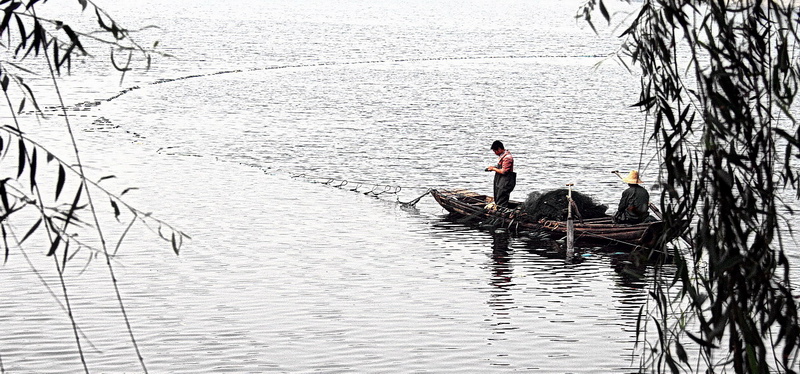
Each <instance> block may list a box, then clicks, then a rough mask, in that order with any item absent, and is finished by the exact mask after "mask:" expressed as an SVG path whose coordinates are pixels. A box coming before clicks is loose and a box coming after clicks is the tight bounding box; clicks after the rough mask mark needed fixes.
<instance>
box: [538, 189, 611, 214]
mask: <svg viewBox="0 0 800 374" xmlns="http://www.w3.org/2000/svg"><path fill="white" fill-rule="evenodd" d="M567 194H569V190H567V189H566V188H560V189H556V190H551V191H548V192H544V193H542V192H539V191H533V192H531V193H529V194H528V198H527V199H525V202H523V203H522V210H523V211H524V212H525V213H527V215H528V217H530V218H532V219H533V220H534V221H538V220H540V219H549V220H558V221H563V220H566V219H567V204H568V200H567ZM572 200H573V201H575V205H576V206H577V207H578V212H577V213H576V212H573V218H578V217H582V218H599V217H605V216H607V214H606V210H608V206H607V205H603V204H598V203H595V202H594V199H592V198H591V197H589V196H586V195H584V194H582V193H580V192H576V191H572Z"/></svg>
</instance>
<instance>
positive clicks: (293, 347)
mask: <svg viewBox="0 0 800 374" xmlns="http://www.w3.org/2000/svg"><path fill="white" fill-rule="evenodd" d="M581 3H582V2H581V1H560V0H545V1H528V2H519V1H494V0H493V1H488V0H486V1H482V0H474V1H466V2H464V1H448V0H434V1H416V0H412V1H404V2H398V1H360V0H345V1H340V2H335V3H333V4H332V3H331V2H329V1H314V0H302V1H286V0H276V1H254V0H233V1H209V0H203V1H188V0H176V1H170V2H156V1H152V0H151V1H136V2H126V4H106V7H107V8H106V9H107V10H108V11H109V12H110V13H111V14H113V15H115V16H116V17H117V19H118V20H119V21H120V22H121V23H122V24H123V25H124V26H126V27H128V28H130V29H137V28H141V27H144V26H146V25H150V24H155V25H159V26H161V27H162V28H161V29H146V30H145V31H143V32H142V33H141V35H139V34H137V36H136V37H137V38H139V39H143V40H148V41H152V40H154V39H158V40H159V41H160V44H159V49H162V50H165V51H168V52H169V53H170V54H172V55H174V56H175V58H156V59H155V61H154V66H153V68H152V69H151V70H150V71H148V72H138V73H129V74H128V75H126V77H125V80H124V81H123V82H122V84H121V85H120V84H119V79H120V77H119V75H118V74H117V73H114V72H112V71H105V70H102V69H109V68H108V66H107V64H105V65H104V64H101V63H104V62H105V61H104V60H101V61H91V62H88V63H85V64H75V65H74V71H73V75H71V76H68V77H64V81H63V83H62V89H63V91H64V95H65V97H66V99H65V101H66V102H67V104H68V105H74V104H79V103H82V104H81V105H80V106H79V109H80V110H79V111H78V110H76V111H73V112H71V114H74V115H73V116H72V117H71V123H72V126H73V127H74V128H75V129H76V133H77V134H76V135H77V137H78V142H79V145H80V146H81V152H82V153H81V154H82V157H83V160H84V164H85V165H86V166H87V167H88V169H89V172H90V173H92V175H97V177H98V178H99V177H100V176H103V175H110V174H113V175H114V176H116V178H114V179H110V180H106V181H104V182H103V186H105V187H106V188H108V189H109V190H111V191H113V192H115V193H119V192H118V191H122V190H124V189H125V188H127V187H137V188H138V189H137V190H132V192H130V193H128V194H127V195H126V200H127V201H128V202H129V203H130V204H132V205H133V206H135V207H137V208H139V209H141V210H142V211H146V212H153V214H154V216H155V217H157V218H158V219H161V220H164V221H165V222H168V223H169V224H172V225H174V226H175V227H177V228H178V229H180V230H182V231H183V232H185V233H187V234H188V235H190V236H191V240H189V241H187V242H185V244H184V246H183V248H182V251H181V253H180V255H179V256H176V255H175V254H174V253H173V252H172V250H171V249H170V246H169V244H168V243H165V242H163V241H160V240H158V235H157V234H155V233H153V232H152V231H150V230H148V228H147V227H144V226H142V225H135V226H134V227H133V228H132V230H131V232H130V233H129V234H128V235H127V236H126V239H125V241H124V242H123V243H122V246H121V248H120V249H119V252H118V255H117V257H116V258H115V260H114V261H113V263H112V265H113V270H114V276H115V278H116V279H117V281H118V284H119V288H120V291H121V294H122V298H123V300H124V303H125V308H126V309H125V310H126V312H127V314H128V317H129V319H130V323H131V325H132V329H133V332H134V334H135V339H136V341H137V343H138V346H139V349H140V350H141V355H142V356H143V358H144V362H145V364H146V366H147V369H148V370H149V371H150V372H154V373H162V372H176V373H177V372H187V373H189V372H190V373H218V372H236V373H239V372H359V373H364V372H381V373H384V372H396V373H408V372H432V373H445V372H459V373H461V372H476V373H491V372H508V371H520V372H525V371H532V372H543V373H600V372H602V373H612V372H615V373H627V372H635V371H636V369H635V368H636V366H637V363H638V358H637V356H636V353H637V350H636V348H635V347H634V342H635V339H636V333H635V330H636V321H637V314H638V311H639V309H640V307H642V305H646V304H647V302H648V297H647V287H646V284H647V281H648V280H650V279H652V276H653V273H654V272H656V271H663V269H654V268H652V267H649V266H648V267H641V268H634V269H632V270H633V272H634V273H636V272H638V273H640V274H643V275H644V277H643V278H642V279H639V278H636V277H634V276H632V275H631V269H630V268H626V267H625V265H626V264H627V260H628V259H627V257H625V256H623V255H619V254H614V253H605V252H600V251H594V250H589V251H588V252H586V253H583V256H582V258H583V259H584V261H583V262H581V263H579V264H574V265H567V264H564V260H563V258H558V257H555V256H551V255H549V252H547V250H546V249H545V248H536V247H534V246H531V245H529V243H527V242H525V241H523V240H521V239H519V238H510V239H509V238H504V237H502V236H496V235H492V234H491V233H490V232H487V231H481V230H476V229H473V228H470V227H467V226H464V225H461V224H458V223H454V222H450V221H448V220H447V219H446V215H445V213H444V211H443V210H442V209H441V208H440V207H439V206H438V205H437V204H436V203H435V202H434V201H433V199H432V198H430V197H425V198H423V199H422V200H421V201H420V202H419V203H418V204H417V205H416V207H415V208H414V209H406V208H403V207H402V206H401V205H400V204H398V203H397V201H398V200H399V201H404V202H405V201H410V200H413V199H414V198H416V197H418V196H420V195H422V194H423V193H425V192H426V191H427V189H428V188H468V189H472V190H475V191H478V192H483V193H490V192H491V177H492V176H491V175H490V174H489V173H485V172H484V171H483V169H484V168H485V167H486V166H488V165H490V164H493V163H494V162H495V160H496V157H495V156H494V155H493V154H492V153H491V151H490V150H489V149H488V148H489V145H490V144H491V143H492V141H493V140H495V139H500V140H502V141H503V142H504V143H505V144H506V147H507V148H508V149H509V150H510V151H511V152H512V153H513V154H514V156H515V159H516V169H517V172H518V185H517V188H516V190H515V191H514V192H513V193H512V198H513V199H517V200H523V199H525V197H526V196H527V194H528V193H529V192H532V191H537V190H538V191H544V190H549V189H553V188H559V187H562V186H564V185H565V184H567V183H575V188H576V190H578V191H580V192H582V193H585V194H588V195H590V196H593V197H594V198H595V199H597V200H598V201H600V202H602V203H605V204H608V205H609V207H610V209H613V208H614V206H615V202H616V201H617V199H618V198H619V194H620V193H621V191H622V190H623V189H624V185H622V184H621V183H620V182H619V180H618V179H617V177H616V176H614V175H613V174H611V173H610V171H611V170H622V171H627V170H629V169H636V168H639V166H638V165H640V164H641V165H642V166H641V167H640V169H641V170H642V178H643V179H644V180H645V181H647V182H654V181H655V180H656V179H657V174H658V170H657V167H656V165H657V163H658V160H657V159H653V156H652V155H653V154H654V152H652V149H653V145H652V144H647V145H645V146H644V148H643V147H642V141H643V135H644V131H645V129H644V126H645V118H643V115H641V114H640V113H638V112H637V111H636V110H633V109H631V108H630V105H631V104H632V103H635V102H636V101H637V92H638V91H637V89H638V78H636V77H635V76H632V75H630V74H629V73H628V72H627V71H626V70H625V69H624V68H623V67H621V66H619V65H617V64H616V63H614V62H613V60H609V61H606V63H605V64H601V65H599V66H595V65H596V64H597V63H598V62H601V61H604V60H605V57H606V56H608V55H609V54H611V53H613V52H614V51H615V49H616V46H617V42H615V41H614V40H613V39H612V38H608V37H606V36H602V35H601V36H598V35H595V34H594V33H593V32H592V31H591V30H590V29H589V28H588V27H586V26H585V25H584V24H583V23H582V22H581V21H576V20H575V19H574V18H573V15H574V14H575V12H576V11H577V9H578V7H579V6H580V4H581ZM67 5H68V6H70V7H73V8H77V7H78V5H77V3H76V4H74V5H73V4H71V3H69V2H68V4H67ZM56 14H59V13H56ZM68 14H73V13H68ZM109 70H110V69H109ZM99 72H100V73H99ZM90 73H91V74H98V73H99V74H100V75H90ZM42 100H43V101H47V100H51V101H52V98H49V99H48V98H47V97H46V96H43V99H42ZM61 121H63V118H59V117H54V119H53V120H51V121H46V122H44V123H42V124H39V125H36V126H37V127H34V128H32V129H31V130H30V131H32V132H34V133H41V135H40V136H42V137H44V138H45V140H47V139H51V141H52V142H54V144H53V147H55V148H58V147H59V146H58V145H56V144H55V141H57V140H58V139H60V136H62V135H52V134H53V133H52V132H51V131H52V129H54V128H58V126H61V124H62V123H63V122H61ZM642 150H644V152H642ZM64 151H68V150H67V149H65V150H64ZM640 154H644V156H643V158H640ZM345 181H346V183H347V184H346V185H345V184H344V183H345ZM324 182H331V183H327V184H326V183H324ZM336 186H340V187H339V188H337V187H336ZM385 186H392V187H391V188H390V192H398V191H399V192H398V193H396V194H391V193H383V194H381V195H378V196H373V194H370V193H369V192H370V191H386V189H387V188H388V187H385ZM657 193H658V192H657V191H655V190H653V191H651V194H657ZM95 196H97V200H98V201H101V203H98V205H100V206H103V205H102V204H103V203H102V201H105V200H106V199H105V198H103V197H102V195H100V194H99V193H98V194H96V195H95ZM108 209H109V211H110V209H111V208H110V206H109V207H108ZM105 214H106V215H108V217H107V218H109V219H110V220H111V221H113V216H111V215H110V213H108V212H106V213H105ZM124 218H125V215H124V214H123V216H122V217H121V219H122V222H123V224H122V225H119V227H118V226H115V225H113V224H112V225H109V227H104V230H106V231H105V232H106V233H107V236H108V238H109V239H108V240H109V242H111V243H116V240H117V238H119V237H120V235H121V233H122V231H123V230H124V228H125V223H126V222H125V219H124ZM127 219H130V217H129V216H128V217H127ZM153 228H154V229H157V226H156V227H153ZM45 251H46V248H45V249H42V248H35V247H30V248H27V250H26V252H24V253H23V252H12V253H11V255H10V258H9V260H8V263H7V264H5V265H4V266H3V267H0V274H2V279H3V281H2V282H0V284H2V285H0V290H1V291H2V293H3V295H4V296H5V297H4V300H5V301H4V302H3V304H2V311H0V326H2V327H3V331H4V333H3V334H0V341H1V342H2V343H0V359H2V365H3V367H4V369H5V370H6V371H7V372H10V373H25V372H48V373H73V372H78V371H82V370H83V368H82V366H81V360H80V357H79V355H78V351H77V348H76V344H75V339H74V337H73V329H72V326H71V325H70V323H69V319H68V317H67V314H66V313H65V312H64V310H63V308H62V307H61V306H60V304H59V303H58V301H56V300H55V298H54V297H53V296H52V293H55V294H56V295H61V294H62V291H61V285H60V283H59V281H58V276H57V272H56V271H55V266H54V264H53V262H52V258H46V257H44V256H43V253H44V252H45ZM791 256H792V258H791V259H792V261H795V262H796V261H798V256H797V254H796V253H792V254H791ZM33 269H35V271H34V270H33ZM667 271H668V269H667ZM65 278H66V282H67V288H68V290H69V294H70V301H71V306H72V308H73V313H74V315H75V318H76V321H77V323H78V326H79V328H80V334H81V336H82V338H81V341H82V347H83V351H84V355H85V361H86V365H87V366H88V368H89V371H91V372H140V371H142V367H141V364H140V363H139V360H138V359H137V358H136V352H135V351H134V348H133V346H132V344H131V339H130V337H129V336H128V332H127V330H126V328H125V323H124V320H123V318H122V316H121V313H120V309H119V305H118V302H117V299H116V296H115V293H114V289H113V285H112V280H111V277H110V275H109V270H108V267H107V266H106V265H105V263H104V260H103V258H102V256H98V255H96V254H93V253H92V252H91V251H88V250H84V251H83V252H79V253H78V254H77V255H76V256H75V257H74V258H73V259H72V260H71V261H70V262H69V264H68V266H67V271H66V273H65Z"/></svg>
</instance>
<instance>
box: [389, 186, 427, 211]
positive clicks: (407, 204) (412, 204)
mask: <svg viewBox="0 0 800 374" xmlns="http://www.w3.org/2000/svg"><path fill="white" fill-rule="evenodd" d="M429 193H431V189H430V188H429V189H428V190H427V191H425V193H424V194H422V195H420V196H419V197H418V198H416V199H414V200H411V201H409V202H407V203H404V202H402V201H400V198H399V197H398V198H397V202H398V203H400V206H402V207H403V208H413V207H414V206H416V205H417V203H418V202H419V201H420V200H422V198H423V197H425V195H427V194H429Z"/></svg>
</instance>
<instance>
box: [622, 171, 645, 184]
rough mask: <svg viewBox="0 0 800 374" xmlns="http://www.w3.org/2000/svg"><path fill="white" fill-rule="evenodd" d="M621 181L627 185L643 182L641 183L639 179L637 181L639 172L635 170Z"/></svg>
mask: <svg viewBox="0 0 800 374" xmlns="http://www.w3.org/2000/svg"><path fill="white" fill-rule="evenodd" d="M622 181H623V182H625V183H627V184H642V183H644V182H642V180H641V179H639V172H638V171H636V170H631V172H630V173H628V176H626V177H625V178H622Z"/></svg>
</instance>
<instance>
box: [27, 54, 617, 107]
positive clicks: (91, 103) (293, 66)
mask: <svg viewBox="0 0 800 374" xmlns="http://www.w3.org/2000/svg"><path fill="white" fill-rule="evenodd" d="M605 57H608V56H607V55H598V54H595V55H533V56H526V55H508V56H464V57H426V58H402V59H387V60H368V61H341V62H336V61H331V62H317V63H307V64H291V65H277V66H267V67H259V68H250V69H234V70H222V71H218V72H213V73H205V74H192V75H186V76H183V77H178V78H162V79H158V80H156V81H154V82H152V83H148V84H147V85H145V87H147V86H154V85H157V84H164V83H172V82H178V81H183V80H187V79H195V78H204V77H212V76H217V75H225V74H238V73H249V72H255V71H268V70H279V69H297V68H314V67H328V66H346V65H370V64H391V63H409V62H411V63H413V62H431V61H463V60H504V59H536V58H541V59H548V58H554V59H563V58H605ZM142 88H144V87H142V86H132V87H128V88H126V89H124V90H122V91H120V92H119V93H117V94H115V95H114V96H111V97H109V98H107V99H105V100H96V101H84V102H82V103H78V104H75V105H73V106H72V107H70V108H61V107H57V106H51V107H47V108H43V109H42V111H43V112H56V111H61V110H64V109H66V110H72V111H87V110H91V108H92V107H96V106H99V105H101V104H102V103H103V102H110V101H113V100H116V99H118V98H120V97H122V96H124V95H126V94H128V93H130V92H132V91H136V90H139V89H142Z"/></svg>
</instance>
